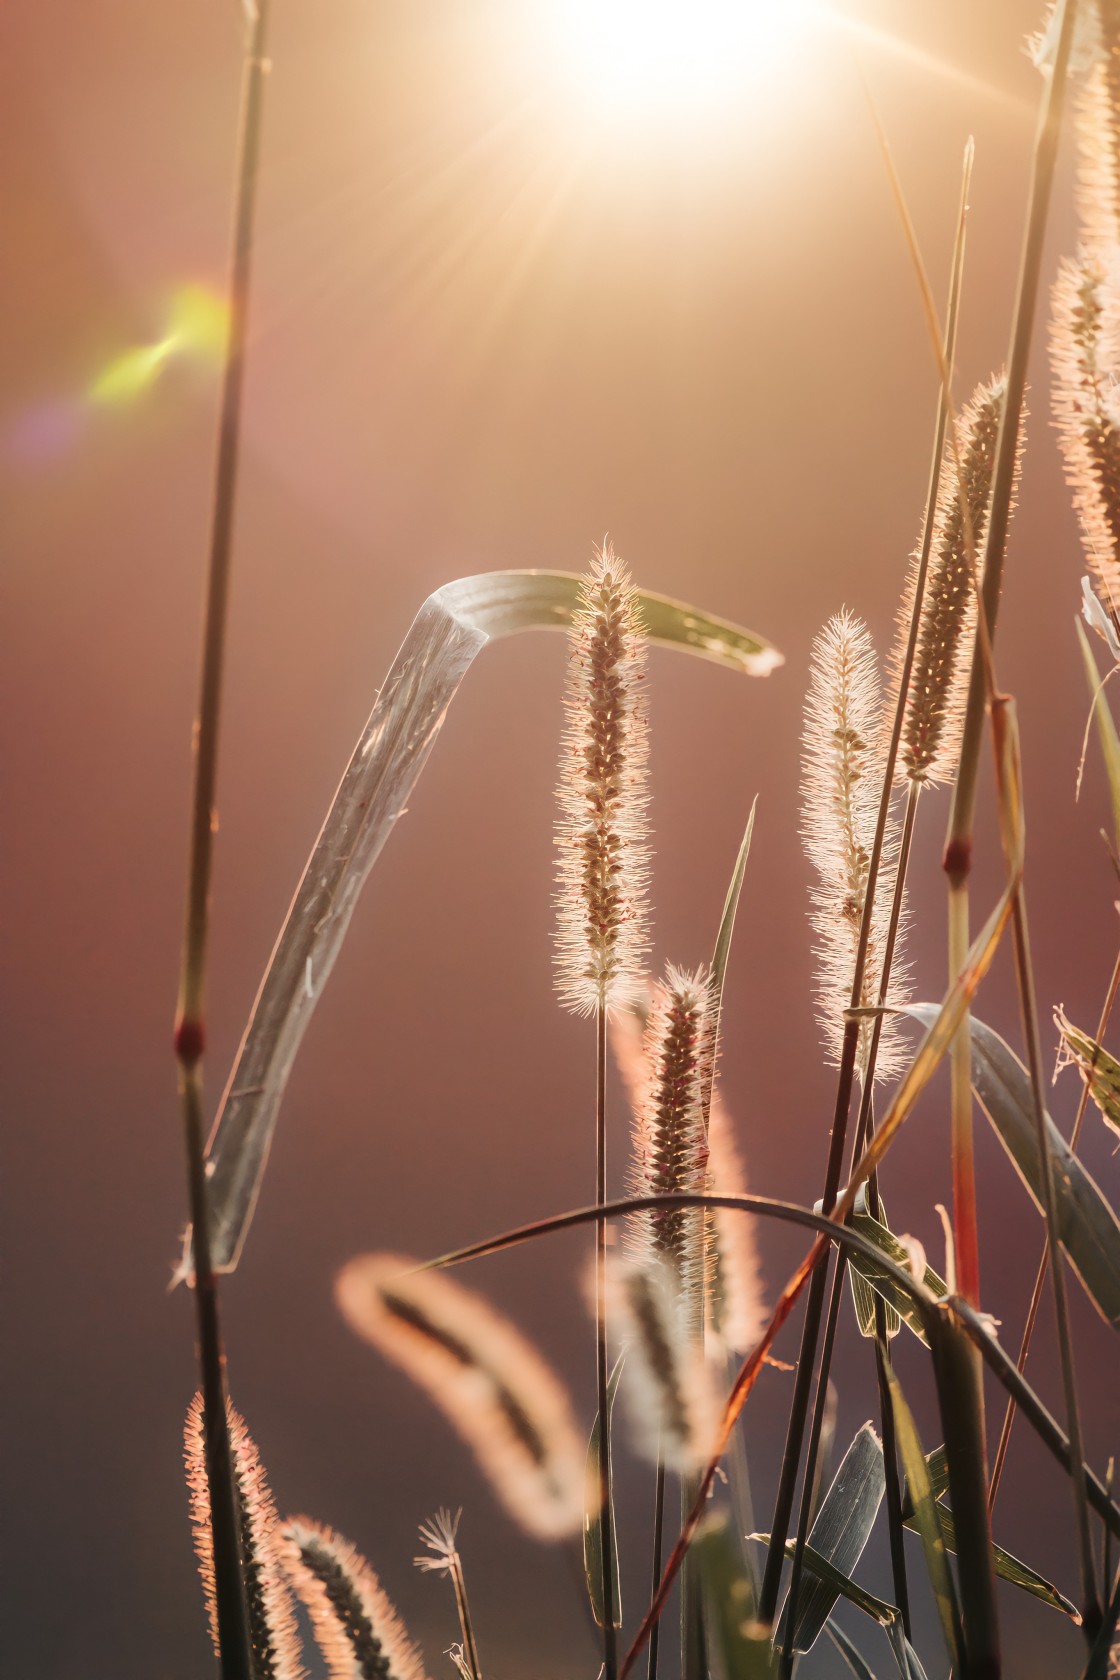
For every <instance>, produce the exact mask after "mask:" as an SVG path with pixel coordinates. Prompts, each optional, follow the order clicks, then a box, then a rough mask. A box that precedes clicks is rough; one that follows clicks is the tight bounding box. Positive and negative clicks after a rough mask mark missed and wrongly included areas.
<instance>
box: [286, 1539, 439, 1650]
mask: <svg viewBox="0 0 1120 1680" xmlns="http://www.w3.org/2000/svg"><path fill="white" fill-rule="evenodd" d="M282 1538H283V1543H284V1548H285V1550H284V1557H285V1562H286V1565H287V1568H288V1571H289V1574H290V1577H291V1581H292V1584H293V1586H294V1587H295V1589H296V1591H297V1592H298V1594H299V1596H300V1598H301V1599H302V1601H303V1604H304V1607H305V1608H306V1610H307V1613H308V1615H309V1617H310V1618H311V1625H312V1627H313V1628H314V1630H315V1637H316V1639H317V1640H318V1642H319V1648H320V1650H321V1651H322V1653H323V1658H324V1660H325V1662H326V1665H327V1670H328V1672H329V1674H330V1676H331V1680H424V1664H423V1660H422V1658H421V1657H420V1654H419V1652H418V1651H417V1650H416V1648H415V1646H414V1645H413V1644H412V1643H411V1641H410V1640H409V1638H408V1635H407V1633H406V1632H405V1628H404V1624H403V1623H402V1621H401V1619H400V1617H399V1616H398V1615H397V1612H396V1611H395V1610H394V1608H393V1606H392V1604H391V1603H390V1602H389V1599H388V1598H387V1596H386V1594H385V1592H384V1590H383V1588H382V1586H381V1583H380V1581H379V1580H378V1579H377V1576H376V1575H375V1574H374V1572H373V1570H372V1569H371V1568H370V1566H369V1564H368V1563H367V1562H366V1560H365V1558H364V1557H362V1555H361V1553H360V1552H359V1551H357V1550H356V1549H355V1547H353V1546H352V1545H351V1544H350V1542H349V1541H348V1540H344V1539H343V1538H342V1536H341V1535H339V1534H336V1533H335V1532H334V1531H333V1530H332V1529H330V1528H327V1527H325V1526H324V1525H323V1524H321V1523H316V1522H312V1521H311V1520H310V1518H308V1517H292V1518H290V1519H289V1521H288V1522H287V1523H286V1524H285V1526H284V1530H283V1536H282Z"/></svg>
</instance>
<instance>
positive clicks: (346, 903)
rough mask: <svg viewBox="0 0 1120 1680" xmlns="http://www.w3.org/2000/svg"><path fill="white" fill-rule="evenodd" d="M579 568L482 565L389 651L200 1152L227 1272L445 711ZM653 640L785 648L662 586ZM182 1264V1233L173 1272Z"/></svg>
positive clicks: (650, 608) (749, 660)
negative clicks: (304, 1051)
mask: <svg viewBox="0 0 1120 1680" xmlns="http://www.w3.org/2000/svg"><path fill="white" fill-rule="evenodd" d="M579 581H580V580H579V579H578V577H576V576H574V575H571V576H569V575H568V574H567V573H564V572H487V573H484V574H482V575H481V576H479V577H470V578H460V579H459V580H458V581H457V582H455V583H449V584H445V585H444V587H443V588H442V589H438V590H437V591H436V592H435V594H434V595H431V596H429V598H428V599H427V600H426V601H425V602H424V605H423V606H422V607H421V609H420V611H419V613H418V614H417V615H416V618H415V620H414V621H413V623H412V626H411V628H410V630H409V632H408V634H407V636H406V637H405V639H404V642H403V643H402V645H401V649H400V651H399V653H398V654H397V657H396V658H395V659H394V661H393V664H392V666H391V668H390V670H389V674H388V676H387V677H386V679H385V682H384V684H383V686H382V688H381V691H380V693H379V694H378V697H377V702H376V704H375V706H374V708H373V712H372V713H371V715H370V718H369V721H368V723H367V724H366V726H365V728H364V729H363V731H362V733H361V736H360V737H359V740H358V744H357V746H356V748H355V749H354V754H353V757H352V758H351V760H350V763H349V765H348V766H347V768H346V771H345V774H344V775H343V778H342V781H341V783H340V785H339V789H338V792H337V793H336V795H335V797H334V800H333V802H332V804H331V807H330V810H329V811H328V813H327V817H326V821H325V822H324V824H323V827H322V829H321V830H320V833H319V838H318V839H317V840H316V842H315V846H314V849H313V851H312V853H311V857H310V859H309V861H308V864H307V867H306V869H305V870H304V873H303V878H302V880H301V881H300V884H299V887H298V888H297V889H296V895H295V898H294V899H293V901H292V905H291V908H290V909H289V911H288V914H287V917H286V919H285V922H284V926H283V929H282V930H281V933H280V937H279V939H278V940H277V943H276V946H275V949H274V950H273V953H272V957H271V959H270V961H269V965H268V968H267V970H266V971H265V976H264V979H263V980H262V982H261V986H260V990H259V991H258V993H257V997H256V1001H255V1002H254V1004H253V1010H252V1014H251V1015H250V1017H249V1024H248V1026H247V1028H246V1030H245V1036H244V1037H243V1039H242V1041H241V1047H240V1049H239V1051H238V1053H237V1058H236V1061H235V1062H234V1066H233V1071H232V1073H231V1074H230V1078H229V1082H228V1084H227V1086H226V1090H225V1094H224V1096H223V1098H222V1103H221V1107H220V1109H219V1111H218V1117H217V1120H216V1122H215V1125H214V1130H213V1132H212V1134H211V1137H210V1143H209V1147H208V1171H209V1195H210V1216H211V1229H212V1245H213V1263H214V1267H215V1269H216V1270H220V1271H232V1270H233V1269H234V1268H235V1267H236V1265H237V1262H238V1259H239V1257H240V1254H241V1248H242V1245H243V1243H244V1241H245V1234H246V1231H247V1230H248V1227H249V1223H250V1221H251V1219H252V1216H253V1209H254V1207H255V1205H256V1200H257V1196H258V1194H259V1192H260V1184H261V1178H262V1176H263V1173H264V1169H265V1164H266V1162H267V1158H268V1151H269V1146H270V1144H271V1142H272V1134H273V1130H274V1128H275V1125H276V1117H277V1113H278V1111H279V1108H280V1102H281V1099H282V1097H283V1094H284V1088H285V1086H286V1084H287V1081H288V1076H289V1074H290V1072H291V1069H292V1064H293V1062H294V1061H295V1057H296V1053H297V1051H298V1050H299V1046H300V1043H301V1042H302V1039H303V1035H304V1032H305V1031H306V1030H307V1024H308V1022H309V1021H310V1019H311V1015H312V1012H313V1010H314V1008H315V1005H316V1004H317V1003H318V1001H319V998H320V996H321V995H322V991H323V987H324V986H325V985H326V982H327V980H328V978H329V976H330V972H331V969H332V968H333V967H334V963H335V959H336V958H337V956H338V953H339V949H340V947H341V945H342V941H343V938H344V937H345V934H346V930H347V928H348V926H349V924H350V918H351V916H352V915H353V912H354V906H355V904H356V903H357V899H358V895H359V893H360V892H361V889H362V887H363V885H364V884H365V881H366V878H367V877H368V875H369V872H370V870H371V869H372V868H373V866H374V864H375V863H376V861H377V858H378V856H379V854H380V852H381V848H382V847H383V846H384V844H385V841H386V840H387V839H388V837H389V833H390V831H391V830H392V828H393V826H394V824H395V823H396V821H397V819H398V818H399V817H400V816H401V815H402V813H403V811H404V810H405V808H406V806H407V804H408V796H409V793H410V792H411V790H412V788H413V786H414V785H415V783H416V780H417V777H418V776H419V774H420V772H421V770H422V769H423V767H424V764H425V761H426V760H427V757H428V754H429V753H430V751H431V749H432V745H433V743H434V741H435V738H436V736H437V735H438V733H439V730H440V727H441V725H442V723H443V720H444V717H445V716H446V713H447V709H448V707H449V706H450V704H451V702H452V701H453V700H454V698H455V695H456V693H457V692H458V690H459V686H460V684H461V683H462V681H463V678H464V677H465V676H466V673H467V671H468V670H469V669H470V667H471V665H472V663H473V662H474V659H475V658H476V656H477V655H478V654H479V653H480V652H481V650H482V649H483V648H484V647H485V646H486V644H487V643H488V642H492V641H497V640H498V639H499V638H501V637H503V636H510V635H513V634H515V633H517V632H519V631H522V630H550V629H551V630H564V629H566V628H567V627H568V625H569V624H570V622H571V619H572V614H573V613H574V611H575V610H576V606H577V602H578V591H579ZM639 604H640V607H641V611H642V615H643V618H644V620H645V623H646V627H647V631H648V634H649V636H650V639H651V640H652V641H654V642H657V643H660V644H661V645H663V646H665V647H673V648H677V649H680V650H682V651H684V652H687V653H693V654H696V655H698V656H699V657H700V658H702V659H708V660H711V661H713V662H714V663H715V664H717V665H724V666H726V667H728V668H729V669H730V670H733V671H738V672H740V673H744V674H746V675H749V676H764V675H766V673H767V672H769V671H772V670H773V669H774V668H775V667H776V666H778V665H780V664H781V663H782V655H781V654H780V653H778V651H777V650H776V649H775V648H773V647H771V646H770V644H769V643H768V642H766V641H764V640H763V639H762V638H761V637H759V636H755V635H752V634H751V633H750V632H749V631H747V630H741V629H740V628H739V627H738V626H737V625H734V624H729V623H727V622H725V621H724V620H722V619H717V618H712V617H710V616H709V615H707V614H705V613H701V612H698V611H697V610H696V608H694V607H689V606H684V605H682V604H681V603H680V602H679V601H672V600H670V599H668V597H666V596H663V595H651V594H642V593H639ZM189 1269H190V1251H189V1239H188V1249H187V1252H186V1254H185V1257H184V1261H183V1266H182V1270H181V1274H180V1275H187V1274H188V1273H189Z"/></svg>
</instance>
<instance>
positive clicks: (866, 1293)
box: [848, 1185, 913, 1342]
mask: <svg viewBox="0 0 1120 1680" xmlns="http://www.w3.org/2000/svg"><path fill="white" fill-rule="evenodd" d="M879 1212H880V1213H881V1214H882V1216H883V1218H882V1222H880V1221H879V1220H878V1219H873V1218H872V1217H871V1215H870V1214H869V1213H868V1211H867V1186H866V1185H860V1191H859V1195H858V1196H857V1197H856V1205H855V1208H854V1210H853V1212H852V1226H853V1228H854V1229H855V1230H857V1231H859V1232H860V1233H861V1234H862V1235H863V1236H865V1237H869V1238H870V1240H871V1241H872V1242H873V1243H878V1244H879V1246H880V1247H882V1242H883V1239H884V1238H885V1239H887V1240H889V1241H891V1242H893V1241H894V1239H893V1237H892V1235H891V1231H890V1228H889V1226H888V1223H887V1210H886V1207H885V1206H884V1205H883V1198H882V1197H881V1196H880V1198H879ZM897 1246H898V1247H899V1248H900V1249H902V1253H903V1255H905V1254H906V1250H905V1249H903V1248H902V1244H901V1243H899V1244H898V1245H897ZM884 1252H889V1250H884ZM861 1258H862V1257H861ZM897 1258H898V1256H897V1255H895V1254H891V1259H892V1260H896V1259H897ZM899 1264H900V1265H903V1266H905V1265H906V1264H907V1261H906V1259H903V1260H901V1261H899ZM848 1282H849V1283H850V1284H851V1289H852V1305H853V1306H854V1307H855V1309H856V1323H857V1324H858V1326H859V1333H860V1335H861V1336H865V1337H867V1338H868V1339H870V1338H871V1337H872V1336H874V1334H875V1291H874V1289H873V1287H872V1284H871V1282H870V1280H869V1279H868V1278H867V1277H865V1276H864V1275H863V1271H862V1268H861V1267H859V1266H856V1265H853V1264H852V1261H851V1259H849V1261H848ZM879 1294H881V1295H882V1297H883V1299H884V1301H885V1302H886V1304H887V1311H886V1318H885V1328H886V1332H887V1340H888V1342H889V1341H893V1339H894V1337H895V1336H897V1335H898V1332H899V1330H900V1329H901V1328H902V1320H901V1318H900V1316H899V1312H898V1308H897V1307H896V1306H895V1303H894V1300H893V1298H892V1296H891V1294H890V1293H889V1291H888V1290H886V1289H883V1288H881V1287H880V1288H879ZM911 1329H913V1325H911Z"/></svg>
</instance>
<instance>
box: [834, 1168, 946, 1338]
mask: <svg viewBox="0 0 1120 1680" xmlns="http://www.w3.org/2000/svg"><path fill="white" fill-rule="evenodd" d="M881 1205H882V1203H881V1201H880V1206H881ZM851 1223H852V1229H853V1230H855V1231H858V1232H859V1234H860V1236H861V1237H866V1238H867V1240H868V1241H869V1242H873V1243H874V1244H875V1247H876V1248H878V1249H881V1250H882V1252H883V1254H884V1255H885V1256H886V1257H887V1259H888V1260H891V1261H893V1262H894V1264H895V1265H896V1266H901V1267H902V1269H903V1270H904V1271H909V1269H910V1256H909V1253H908V1252H907V1250H906V1249H905V1248H904V1247H903V1246H902V1244H901V1243H900V1242H899V1240H898V1238H897V1237H896V1236H895V1235H894V1233H893V1231H890V1230H888V1229H887V1227H886V1225H884V1224H882V1222H881V1221H880V1220H878V1219H873V1218H872V1216H871V1214H869V1213H868V1211H867V1201H866V1197H865V1195H864V1194H863V1192H862V1190H861V1193H860V1196H859V1197H857V1198H856V1205H855V1209H854V1211H853V1213H852V1220H851ZM848 1266H849V1268H850V1270H851V1273H852V1294H853V1296H854V1295H855V1293H856V1284H857V1283H860V1284H862V1286H863V1287H864V1288H865V1289H868V1290H869V1291H870V1290H872V1289H873V1290H874V1291H875V1292H876V1293H877V1294H879V1295H881V1296H882V1297H883V1299H884V1301H885V1302H886V1303H887V1306H888V1308H889V1309H890V1311H891V1312H893V1313H894V1315H895V1317H896V1319H897V1320H900V1321H901V1322H902V1323H903V1324H905V1325H906V1326H907V1327H908V1328H909V1329H910V1330H912V1331H913V1332H914V1334H915V1336H917V1338H918V1340H919V1341H920V1342H924V1343H925V1345H926V1346H927V1347H928V1346H929V1338H928V1336H927V1334H926V1329H925V1325H924V1324H923V1322H922V1315H921V1313H920V1312H919V1311H918V1309H917V1307H916V1306H915V1304H914V1297H913V1296H912V1295H909V1294H907V1292H906V1291H905V1290H904V1289H900V1288H899V1286H898V1284H897V1282H896V1281H895V1279H894V1278H893V1277H892V1276H891V1274H890V1273H889V1272H887V1271H885V1270H884V1269H883V1268H882V1267H877V1266H876V1264H875V1262H874V1260H869V1259H868V1258H867V1257H866V1255H864V1254H860V1253H857V1252H854V1251H853V1252H852V1253H850V1254H849V1255H848ZM922 1282H923V1283H924V1284H925V1286H926V1288H927V1289H928V1290H929V1292H930V1294H931V1295H934V1296H936V1297H937V1299H938V1300H943V1299H944V1297H945V1295H946V1294H947V1293H948V1291H947V1289H946V1285H945V1280H944V1278H942V1277H939V1276H938V1274H937V1273H936V1272H935V1271H934V1269H933V1267H932V1266H928V1265H927V1267H926V1269H925V1272H924V1274H923V1277H922ZM856 1312H857V1315H860V1314H861V1308H860V1305H859V1299H858V1297H857V1298H856ZM868 1322H869V1324H870V1329H867V1330H864V1328H863V1319H862V1316H860V1330H861V1331H862V1333H863V1334H864V1335H865V1336H873V1335H874V1334H875V1313H874V1309H872V1311H871V1313H870V1314H869V1318H868ZM887 1328H888V1330H889V1329H890V1319H889V1318H888V1320H887Z"/></svg>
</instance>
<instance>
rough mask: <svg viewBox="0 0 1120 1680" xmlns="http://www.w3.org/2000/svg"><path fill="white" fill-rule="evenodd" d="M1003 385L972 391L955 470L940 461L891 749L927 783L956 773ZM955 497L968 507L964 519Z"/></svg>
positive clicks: (903, 638) (904, 619) (907, 613)
mask: <svg viewBox="0 0 1120 1680" xmlns="http://www.w3.org/2000/svg"><path fill="white" fill-rule="evenodd" d="M1005 390H1006V386H1005V383H1004V381H1003V380H1002V379H997V380H993V381H992V382H991V383H990V384H988V385H982V386H981V387H980V388H979V389H978V390H977V392H976V394H975V396H974V397H973V399H972V401H971V402H970V403H969V404H968V406H967V408H965V410H964V412H963V413H962V415H961V417H960V421H959V423H958V426H957V441H958V449H959V453H960V469H959V471H958V467H957V460H956V457H955V456H954V455H953V453H952V451H951V450H947V452H946V455H945V459H944V462H943V463H942V469H941V489H940V493H939V496H938V502H937V512H936V516H935V522H934V531H933V542H932V545H931V548H930V559H929V570H928V572H927V575H926V585H925V592H924V595H923V598H922V610H921V619H920V623H919V629H918V640H917V644H916V647H915V650H914V664H913V668H912V670H911V673H910V686H909V690H908V692H907V697H906V712H905V716H904V718H903V724H902V742H901V748H900V752H899V775H900V777H901V778H902V779H904V780H910V781H914V782H920V783H923V784H925V785H928V786H935V785H936V784H937V783H939V782H949V781H952V780H953V778H954V777H955V776H956V773H957V760H958V758H959V755H960V741H961V730H962V728H963V725H964V712H965V704H966V701H967V695H968V682H969V673H970V670H971V655H972V641H973V635H974V633H975V629H976V611H977V598H976V587H977V583H978V581H979V580H978V579H974V577H973V562H974V561H975V563H976V564H977V565H979V564H980V556H981V550H982V543H983V537H984V531H985V528H986V525H987V516H988V497H989V494H990V491H991V487H992V471H993V468H994V465H995V452H996V439H997V437H998V435H999V422H1000V414H1001V411H1002V408H1003V398H1004V393H1005ZM962 500H963V501H964V503H965V505H966V506H967V508H968V520H967V523H966V521H965V518H964V514H963V512H962V508H961V502H962ZM970 532H971V538H972V542H971V552H970V545H969V534H970ZM917 572H918V561H917V556H916V555H915V556H914V559H913V561H912V563H911V569H910V576H909V579H908V583H907V588H906V591H905V593H904V596H903V604H902V611H901V613H900V616H899V637H898V644H897V646H896V651H895V655H894V660H893V664H894V668H895V680H896V685H897V680H898V676H899V673H900V671H901V667H902V660H903V649H904V648H905V646H906V642H907V638H908V636H909V630H910V617H911V613H912V612H913V606H914V595H915V590H916V585H917Z"/></svg>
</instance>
